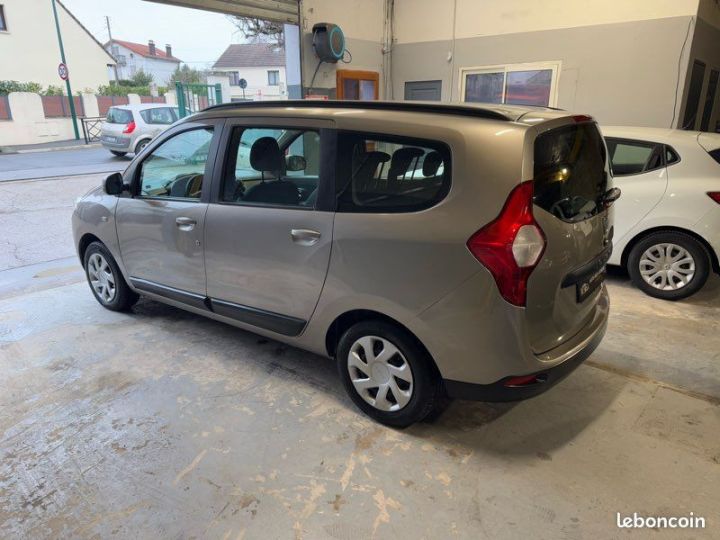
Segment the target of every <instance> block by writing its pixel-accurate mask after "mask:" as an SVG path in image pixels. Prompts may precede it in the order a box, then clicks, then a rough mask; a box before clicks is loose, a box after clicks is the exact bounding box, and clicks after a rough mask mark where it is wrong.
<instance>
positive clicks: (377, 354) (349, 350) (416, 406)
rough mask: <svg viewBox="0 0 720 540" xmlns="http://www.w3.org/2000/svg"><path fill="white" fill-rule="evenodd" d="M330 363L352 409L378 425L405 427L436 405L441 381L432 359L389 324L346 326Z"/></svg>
mask: <svg viewBox="0 0 720 540" xmlns="http://www.w3.org/2000/svg"><path fill="white" fill-rule="evenodd" d="M371 349H372V350H371ZM393 351H394V352H393ZM336 361H337V367H338V372H339V374H340V379H341V380H342V382H343V385H344V386H345V390H346V391H347V393H348V394H349V395H350V398H351V399H352V400H353V402H354V403H355V405H357V406H358V408H360V410H362V411H363V412H364V413H365V414H367V415H368V416H370V417H371V418H373V419H375V420H377V421H378V422H380V423H382V424H386V425H388V426H393V427H398V428H402V427H407V426H409V425H411V424H414V423H415V422H419V421H421V420H423V419H424V418H425V417H427V416H428V415H429V414H430V413H431V412H432V411H433V410H435V408H436V407H437V406H438V404H439V403H440V402H441V399H442V396H443V390H442V388H443V386H442V380H441V379H440V376H439V374H438V373H437V370H436V368H435V365H434V364H433V361H432V359H431V358H430V356H429V355H428V353H427V352H426V351H425V350H424V349H423V348H422V347H421V346H420V345H419V344H418V343H417V341H416V340H415V339H414V338H413V337H412V336H411V335H409V334H408V333H407V332H406V331H405V330H403V329H401V328H399V327H397V326H395V325H392V324H389V323H387V322H384V321H377V320H371V321H363V322H359V323H356V324H355V325H353V326H351V327H350V328H349V329H348V330H347V331H346V332H345V333H344V334H343V336H342V337H341V338H340V343H339V344H338V348H337V360H336ZM408 370H409V372H408ZM353 379H355V380H356V382H357V384H358V385H359V386H357V387H356V383H353ZM381 381H385V382H381ZM376 382H377V383H378V384H377V385H375V384H374V383H376ZM388 389H389V392H388V391H387V390H388ZM396 393H397V396H396V395H395V394H396ZM381 396H382V398H381ZM373 402H374V403H373Z"/></svg>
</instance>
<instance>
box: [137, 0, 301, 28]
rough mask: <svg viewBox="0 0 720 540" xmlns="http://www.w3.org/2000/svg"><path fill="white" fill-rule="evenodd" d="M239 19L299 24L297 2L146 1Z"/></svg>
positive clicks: (246, 0) (245, 0)
mask: <svg viewBox="0 0 720 540" xmlns="http://www.w3.org/2000/svg"><path fill="white" fill-rule="evenodd" d="M147 1H148V2H156V3H158V4H170V5H173V6H183V7H189V8H195V9H204V10H206V11H216V12H218V13H227V14H228V15H237V16H240V17H256V18H258V19H265V20H268V21H275V22H281V23H287V24H299V21H300V17H299V15H298V0H147Z"/></svg>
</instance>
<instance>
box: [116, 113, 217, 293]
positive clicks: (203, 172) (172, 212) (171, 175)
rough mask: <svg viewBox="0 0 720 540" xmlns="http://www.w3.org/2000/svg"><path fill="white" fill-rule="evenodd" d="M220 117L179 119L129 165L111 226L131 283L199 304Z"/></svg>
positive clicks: (202, 291) (203, 289)
mask: <svg viewBox="0 0 720 540" xmlns="http://www.w3.org/2000/svg"><path fill="white" fill-rule="evenodd" d="M221 128H222V121H219V120H212V119H211V120H205V121H201V122H192V123H185V124H182V125H181V126H178V127H177V128H176V129H173V130H172V132H171V133H169V134H168V136H163V137H162V138H160V139H159V140H157V141H156V142H154V143H152V145H151V146H150V147H148V151H147V152H145V153H144V154H143V158H142V160H141V161H139V162H137V163H133V165H132V170H129V171H128V173H127V174H129V175H130V176H131V178H132V185H131V193H132V195H131V196H124V197H121V198H120V199H119V201H118V206H117V209H116V213H115V214H116V218H115V219H116V226H117V234H118V240H119V243H120V252H121V254H122V260H123V264H124V265H125V269H126V271H127V273H128V275H129V279H130V281H131V282H132V284H133V285H134V286H135V287H136V288H138V289H141V290H145V291H148V292H153V293H157V294H161V295H164V296H168V297H171V298H173V299H175V300H179V301H182V302H185V303H190V304H197V305H198V306H200V307H202V306H204V298H205V292H206V282H205V279H206V278H205V261H204V244H203V239H204V225H205V214H206V213H207V208H208V200H209V187H210V183H211V182H210V179H211V175H212V171H213V166H214V158H215V155H216V148H217V141H218V139H219V138H220V133H219V132H220V130H221Z"/></svg>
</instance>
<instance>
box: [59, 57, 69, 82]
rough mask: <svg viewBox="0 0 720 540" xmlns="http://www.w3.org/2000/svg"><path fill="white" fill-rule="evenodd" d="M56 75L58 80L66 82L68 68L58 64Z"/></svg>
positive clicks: (61, 63)
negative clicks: (58, 76) (58, 77)
mask: <svg viewBox="0 0 720 540" xmlns="http://www.w3.org/2000/svg"><path fill="white" fill-rule="evenodd" d="M58 75H60V78H61V79H62V80H63V81H67V80H68V68H67V66H66V65H65V64H64V63H63V62H60V64H59V65H58Z"/></svg>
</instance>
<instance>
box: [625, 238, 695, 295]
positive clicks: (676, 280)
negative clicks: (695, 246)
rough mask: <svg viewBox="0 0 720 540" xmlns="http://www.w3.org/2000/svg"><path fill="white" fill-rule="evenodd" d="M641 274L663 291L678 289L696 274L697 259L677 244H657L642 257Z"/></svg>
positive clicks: (650, 283) (649, 282) (647, 281)
mask: <svg viewBox="0 0 720 540" xmlns="http://www.w3.org/2000/svg"><path fill="white" fill-rule="evenodd" d="M639 266H640V275H641V276H642V278H643V279H644V280H645V282H646V283H647V284H648V285H651V286H652V287H655V288H656V289H658V290H661V291H676V290H678V289H682V288H683V287H685V286H686V285H687V284H688V283H690V281H692V278H693V277H694V276H695V259H693V257H692V255H690V253H689V252H688V250H686V249H685V248H684V247H682V246H678V245H677V244H656V245H654V246H651V247H649V248H648V249H646V250H645V252H644V253H643V254H642V256H641V257H640V264H639Z"/></svg>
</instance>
